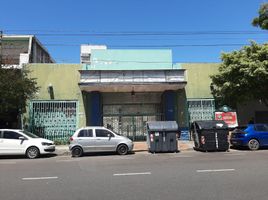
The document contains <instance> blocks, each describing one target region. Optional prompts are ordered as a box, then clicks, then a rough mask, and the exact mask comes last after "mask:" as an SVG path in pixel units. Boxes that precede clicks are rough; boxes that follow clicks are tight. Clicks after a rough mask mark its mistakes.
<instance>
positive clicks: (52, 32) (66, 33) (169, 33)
mask: <svg viewBox="0 0 268 200" xmlns="http://www.w3.org/2000/svg"><path fill="white" fill-rule="evenodd" d="M5 32H6V33H18V32H20V33H21V32H23V33H27V34H33V35H38V36H119V37H120V36H184V35H259V34H267V32H264V31H148V32H146V31H133V32H94V31H62V30H5Z"/></svg>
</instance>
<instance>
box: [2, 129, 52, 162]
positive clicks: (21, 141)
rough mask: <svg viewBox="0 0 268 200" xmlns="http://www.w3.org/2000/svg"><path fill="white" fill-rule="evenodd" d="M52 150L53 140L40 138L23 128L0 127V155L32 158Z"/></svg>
mask: <svg viewBox="0 0 268 200" xmlns="http://www.w3.org/2000/svg"><path fill="white" fill-rule="evenodd" d="M54 151H55V145H54V142H53V141H50V140H47V139H44V138H40V137H38V136H36V135H34V134H33V133H30V132H27V131H25V130H17V129H0V155H26V156H27V157H28V158H30V159H33V158H37V157H38V156H39V155H40V154H48V153H52V152H54Z"/></svg>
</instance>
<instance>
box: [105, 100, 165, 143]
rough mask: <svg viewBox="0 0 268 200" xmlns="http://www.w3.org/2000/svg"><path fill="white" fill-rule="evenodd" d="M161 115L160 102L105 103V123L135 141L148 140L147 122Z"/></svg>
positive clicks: (159, 117) (157, 118) (157, 119)
mask: <svg viewBox="0 0 268 200" xmlns="http://www.w3.org/2000/svg"><path fill="white" fill-rule="evenodd" d="M161 115H162V114H161V113H160V104H125V105H124V104H121V105H118V104H117V105H103V125H104V126H105V127H107V128H108V129H111V130H113V131H114V132H116V133H118V134H120V135H124V136H126V137H128V138H130V139H132V140H134V141H144V140H146V122H147V121H159V120H161Z"/></svg>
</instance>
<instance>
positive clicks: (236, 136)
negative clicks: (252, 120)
mask: <svg viewBox="0 0 268 200" xmlns="http://www.w3.org/2000/svg"><path fill="white" fill-rule="evenodd" d="M230 142H231V144H232V145H233V146H234V147H239V146H241V147H243V146H245V147H248V148H249V149H250V150H258V149H259V148H260V147H265V146H268V124H248V126H247V127H246V128H244V129H241V128H237V129H235V130H234V131H233V132H232V134H231V139H230Z"/></svg>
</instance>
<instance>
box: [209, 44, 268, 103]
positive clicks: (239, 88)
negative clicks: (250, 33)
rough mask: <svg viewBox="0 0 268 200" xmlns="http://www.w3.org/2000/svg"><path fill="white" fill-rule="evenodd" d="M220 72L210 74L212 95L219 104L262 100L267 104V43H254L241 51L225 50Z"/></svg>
mask: <svg viewBox="0 0 268 200" xmlns="http://www.w3.org/2000/svg"><path fill="white" fill-rule="evenodd" d="M221 59H222V63H221V65H220V67H219V73H218V74H216V75H213V76H211V79H212V85H211V86H212V87H211V90H212V94H213V95H214V97H215V99H216V100H217V101H218V102H219V103H220V104H228V105H230V106H233V107H236V105H237V103H243V102H247V101H250V100H260V101H262V102H263V103H265V105H266V106H268V44H263V45H259V44H257V43H255V42H251V45H250V46H244V47H242V49H240V50H238V51H233V52H231V53H223V54H222V55H221Z"/></svg>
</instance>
